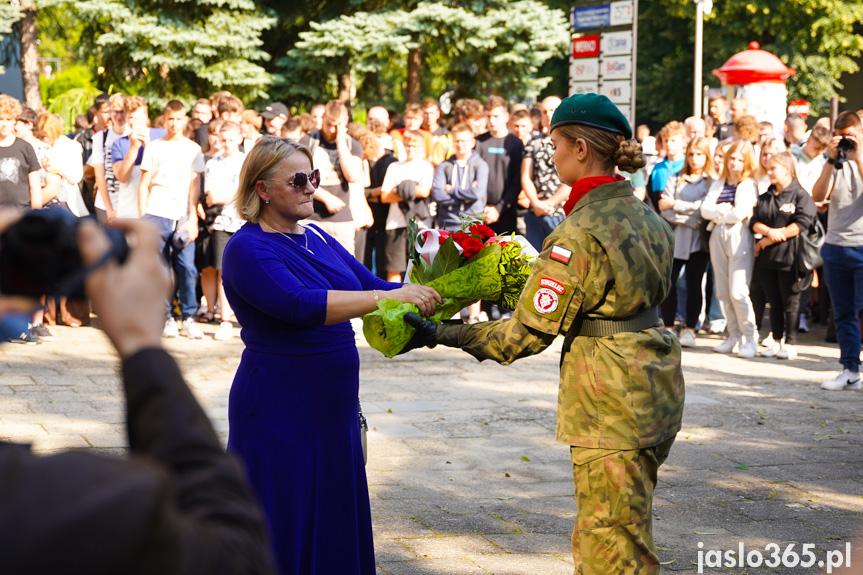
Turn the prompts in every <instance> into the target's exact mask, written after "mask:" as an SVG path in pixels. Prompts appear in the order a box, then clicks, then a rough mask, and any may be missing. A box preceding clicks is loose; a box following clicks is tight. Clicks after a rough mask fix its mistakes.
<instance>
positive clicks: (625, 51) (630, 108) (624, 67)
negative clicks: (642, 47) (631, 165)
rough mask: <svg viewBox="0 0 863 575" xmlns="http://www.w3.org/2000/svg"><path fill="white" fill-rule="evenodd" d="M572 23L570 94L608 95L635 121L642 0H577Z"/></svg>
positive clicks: (571, 15)
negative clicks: (639, 9)
mask: <svg viewBox="0 0 863 575" xmlns="http://www.w3.org/2000/svg"><path fill="white" fill-rule="evenodd" d="M696 1H699V0H696ZM700 1H701V2H709V1H710V0H700ZM570 23H571V25H572V54H571V58H570V61H569V81H570V83H569V89H570V90H569V91H570V94H573V95H575V94H587V93H596V94H602V95H605V96H607V97H608V98H609V99H610V100H611V101H612V102H613V103H614V104H615V105H616V106H617V107H618V108H619V109H620V111H621V112H622V113H623V114H624V115H625V116H626V118H627V119H628V120H629V122H630V124H633V125H634V122H635V79H636V77H635V76H636V75H635V71H636V68H637V66H638V57H637V56H638V55H637V52H636V45H637V43H638V0H612V1H609V0H604V1H603V0H573V7H572V9H571V10H570Z"/></svg>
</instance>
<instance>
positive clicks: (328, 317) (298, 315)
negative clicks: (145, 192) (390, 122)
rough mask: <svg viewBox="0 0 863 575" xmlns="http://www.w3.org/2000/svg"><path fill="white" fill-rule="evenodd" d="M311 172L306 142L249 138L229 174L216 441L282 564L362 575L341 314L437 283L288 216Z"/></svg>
mask: <svg viewBox="0 0 863 575" xmlns="http://www.w3.org/2000/svg"><path fill="white" fill-rule="evenodd" d="M319 183H320V173H319V172H318V170H312V156H311V153H310V152H309V150H308V149H307V148H306V147H304V146H302V145H300V144H298V143H296V142H294V141H292V140H288V139H286V138H275V137H270V136H265V137H263V138H261V139H260V140H259V141H258V143H257V144H255V147H254V148H253V149H252V151H251V152H250V153H249V155H248V157H247V158H246V161H245V164H244V165H243V169H242V172H241V174H240V184H239V189H238V191H237V199H236V205H237V208H238V211H239V213H240V217H241V218H242V219H244V220H245V221H246V224H245V225H244V226H243V227H242V228H240V230H239V231H238V232H236V233H235V234H234V235H233V237H232V238H231V239H230V240H229V241H228V245H227V247H226V248H225V253H224V258H223V270H222V279H223V283H224V288H225V294H226V295H227V297H228V301H229V302H230V304H231V307H232V308H233V310H234V314H235V316H236V318H237V320H238V321H239V322H240V324H241V325H242V327H243V329H242V332H241V337H242V339H243V342H244V343H245V345H246V349H245V351H244V352H243V357H242V360H241V361H240V366H239V368H238V370H237V375H236V377H235V378H234V382H233V385H232V387H231V393H230V403H229V408H228V420H229V422H230V436H229V438H228V449H229V450H230V451H232V452H234V453H236V454H237V455H238V456H239V457H240V458H241V459H242V460H243V462H244V463H245V466H246V472H247V475H248V478H249V481H250V482H251V484H252V487H253V489H254V490H255V491H256V493H257V495H258V498H259V500H260V501H261V503H262V504H263V507H264V512H265V515H266V518H267V521H268V524H269V533H270V542H271V546H272V549H273V553H274V555H275V558H276V561H277V563H278V566H279V572H280V573H282V574H283V575H288V574H290V575H307V574H308V575H310V574H318V575H324V574H330V573H339V574H340V575H374V573H375V560H374V547H373V542H372V521H371V512H370V508H369V498H368V486H367V484H366V474H365V467H364V465H363V453H362V445H361V437H360V425H359V420H358V415H357V413H358V405H357V397H358V391H359V356H358V354H357V349H356V344H355V340H354V332H353V330H352V329H351V324H350V321H349V320H350V319H351V318H356V317H361V316H363V315H365V314H367V313H369V312H371V311H373V310H375V309H376V308H377V303H378V301H380V300H384V299H395V300H398V301H401V302H407V303H413V304H416V305H417V306H418V307H419V309H420V310H421V312H422V313H423V314H424V315H431V314H433V313H434V309H435V301H437V302H440V301H441V299H440V296H439V295H438V293H437V292H436V291H435V290H434V289H432V288H428V287H424V286H419V285H402V284H398V283H389V282H386V281H384V280H381V279H379V278H376V277H375V276H373V275H372V274H371V272H369V271H368V270H367V269H366V268H365V266H363V265H362V264H361V263H360V262H358V261H357V260H356V259H355V258H354V257H353V256H352V255H351V254H349V253H348V252H347V250H345V249H344V248H343V247H342V246H341V245H340V244H339V243H338V242H336V240H335V239H333V238H332V237H331V236H329V235H328V234H326V233H325V232H323V231H322V230H321V229H320V228H318V227H317V226H315V225H313V224H308V225H302V224H300V222H301V221H302V220H305V219H306V218H308V217H309V216H310V215H312V213H313V212H314V208H313V205H312V195H313V194H314V192H315V189H316V188H317V186H318V184H319Z"/></svg>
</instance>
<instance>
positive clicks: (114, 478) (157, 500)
mask: <svg viewBox="0 0 863 575" xmlns="http://www.w3.org/2000/svg"><path fill="white" fill-rule="evenodd" d="M123 381H124V385H125V391H126V397H127V409H128V418H127V428H128V434H129V448H130V451H131V456H132V457H131V458H130V459H129V460H123V459H109V458H106V457H99V456H94V455H91V454H88V453H83V452H67V453H62V454H59V455H52V456H49V457H36V456H34V455H33V454H32V453H30V450H29V448H28V447H27V446H24V445H16V444H12V443H2V442H0V557H2V559H0V572H2V573H3V574H4V575H24V574H26V575H41V574H45V575H48V574H50V575H65V574H70V575H71V574H76V575H77V574H81V575H101V574H105V575H109V574H111V575H113V574H119V573H123V574H124V575H130V574H138V573H140V574H142V575H143V574H154V573H158V574H160V575H167V574H187V573H207V574H214V573H215V574H225V575H227V574H237V575H239V574H243V575H245V574H263V573H272V566H271V565H272V564H271V560H270V557H269V553H268V550H267V546H266V538H265V535H264V524H263V518H262V515H261V512H260V511H259V510H258V508H257V506H256V504H255V502H254V501H253V499H252V496H251V494H250V493H249V490H248V488H247V487H246V485H245V483H244V481H243V473H242V471H241V467H240V465H239V463H238V462H237V461H236V460H235V459H234V458H233V457H232V456H230V455H227V454H226V453H225V452H224V450H223V449H222V447H221V445H220V444H219V441H218V438H217V437H216V434H215V432H214V431H213V428H212V426H211V425H210V422H209V421H208V420H207V416H206V415H205V414H204V412H203V410H202V409H201V407H200V406H199V405H198V403H197V402H196V401H195V398H194V397H193V396H192V393H191V392H190V391H189V388H188V387H186V385H185V383H184V382H183V377H182V375H181V373H180V369H179V367H178V366H177V363H176V362H175V361H174V360H173V358H171V356H170V355H168V354H167V353H166V352H165V351H163V350H160V349H149V350H145V351H141V352H139V353H137V354H135V355H134V356H133V357H131V358H129V359H127V360H126V361H125V362H124V363H123Z"/></svg>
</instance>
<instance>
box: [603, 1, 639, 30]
mask: <svg viewBox="0 0 863 575" xmlns="http://www.w3.org/2000/svg"><path fill="white" fill-rule="evenodd" d="M632 15H633V10H632V0H625V1H623V2H612V3H611V4H610V5H609V17H608V19H609V25H610V26H624V25H630V26H631V25H632Z"/></svg>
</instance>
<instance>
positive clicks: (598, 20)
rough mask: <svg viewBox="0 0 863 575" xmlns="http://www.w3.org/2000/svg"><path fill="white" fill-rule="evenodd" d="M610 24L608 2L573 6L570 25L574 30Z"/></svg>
mask: <svg viewBox="0 0 863 575" xmlns="http://www.w3.org/2000/svg"><path fill="white" fill-rule="evenodd" d="M610 24H611V8H610V7H609V5H608V4H599V5H597V6H584V7H582V8H573V10H572V27H573V29H575V30H586V29H589V28H602V27H604V26H608V25H610Z"/></svg>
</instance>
